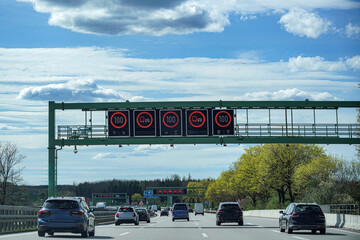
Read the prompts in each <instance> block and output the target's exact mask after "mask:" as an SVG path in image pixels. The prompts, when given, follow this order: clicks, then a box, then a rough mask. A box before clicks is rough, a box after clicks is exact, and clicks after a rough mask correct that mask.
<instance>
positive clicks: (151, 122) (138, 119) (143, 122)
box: [134, 110, 156, 137]
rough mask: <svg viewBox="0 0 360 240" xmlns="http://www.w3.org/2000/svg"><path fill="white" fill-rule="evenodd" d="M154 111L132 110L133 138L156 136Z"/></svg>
mask: <svg viewBox="0 0 360 240" xmlns="http://www.w3.org/2000/svg"><path fill="white" fill-rule="evenodd" d="M155 122H156V117H155V110H134V136H135V137H138V136H143V137H146V136H149V137H153V136H156V124H155Z"/></svg>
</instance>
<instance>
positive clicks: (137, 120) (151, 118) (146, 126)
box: [136, 112, 154, 128]
mask: <svg viewBox="0 0 360 240" xmlns="http://www.w3.org/2000/svg"><path fill="white" fill-rule="evenodd" d="M143 114H146V115H148V116H149V117H150V123H149V124H147V125H141V123H140V122H139V118H140V116H141V115H143ZM153 121H154V120H153V117H152V116H151V114H150V113H148V112H141V113H140V114H139V115H138V116H137V118H136V123H137V125H138V126H139V127H141V128H148V127H150V126H151V125H152V123H153Z"/></svg>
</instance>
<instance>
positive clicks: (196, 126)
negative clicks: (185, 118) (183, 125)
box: [189, 111, 205, 128]
mask: <svg viewBox="0 0 360 240" xmlns="http://www.w3.org/2000/svg"><path fill="white" fill-rule="evenodd" d="M195 113H198V114H200V115H201V116H202V118H203V121H202V123H201V124H200V125H195V124H193V123H192V122H191V117H192V116H193V115H194V114H195ZM189 123H190V125H191V126H193V127H195V128H199V127H202V126H203V125H204V124H205V115H204V114H203V113H202V112H200V111H194V112H192V113H191V114H190V116H189Z"/></svg>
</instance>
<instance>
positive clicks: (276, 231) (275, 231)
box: [270, 230, 281, 233]
mask: <svg viewBox="0 0 360 240" xmlns="http://www.w3.org/2000/svg"><path fill="white" fill-rule="evenodd" d="M270 231H272V232H274V233H281V232H280V231H279V230H270Z"/></svg>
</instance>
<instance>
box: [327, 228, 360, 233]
mask: <svg viewBox="0 0 360 240" xmlns="http://www.w3.org/2000/svg"><path fill="white" fill-rule="evenodd" d="M330 229H331V230H336V231H339V232H346V233H352V234H360V233H358V232H351V231H346V230H342V229H337V228H328V230H330Z"/></svg>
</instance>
